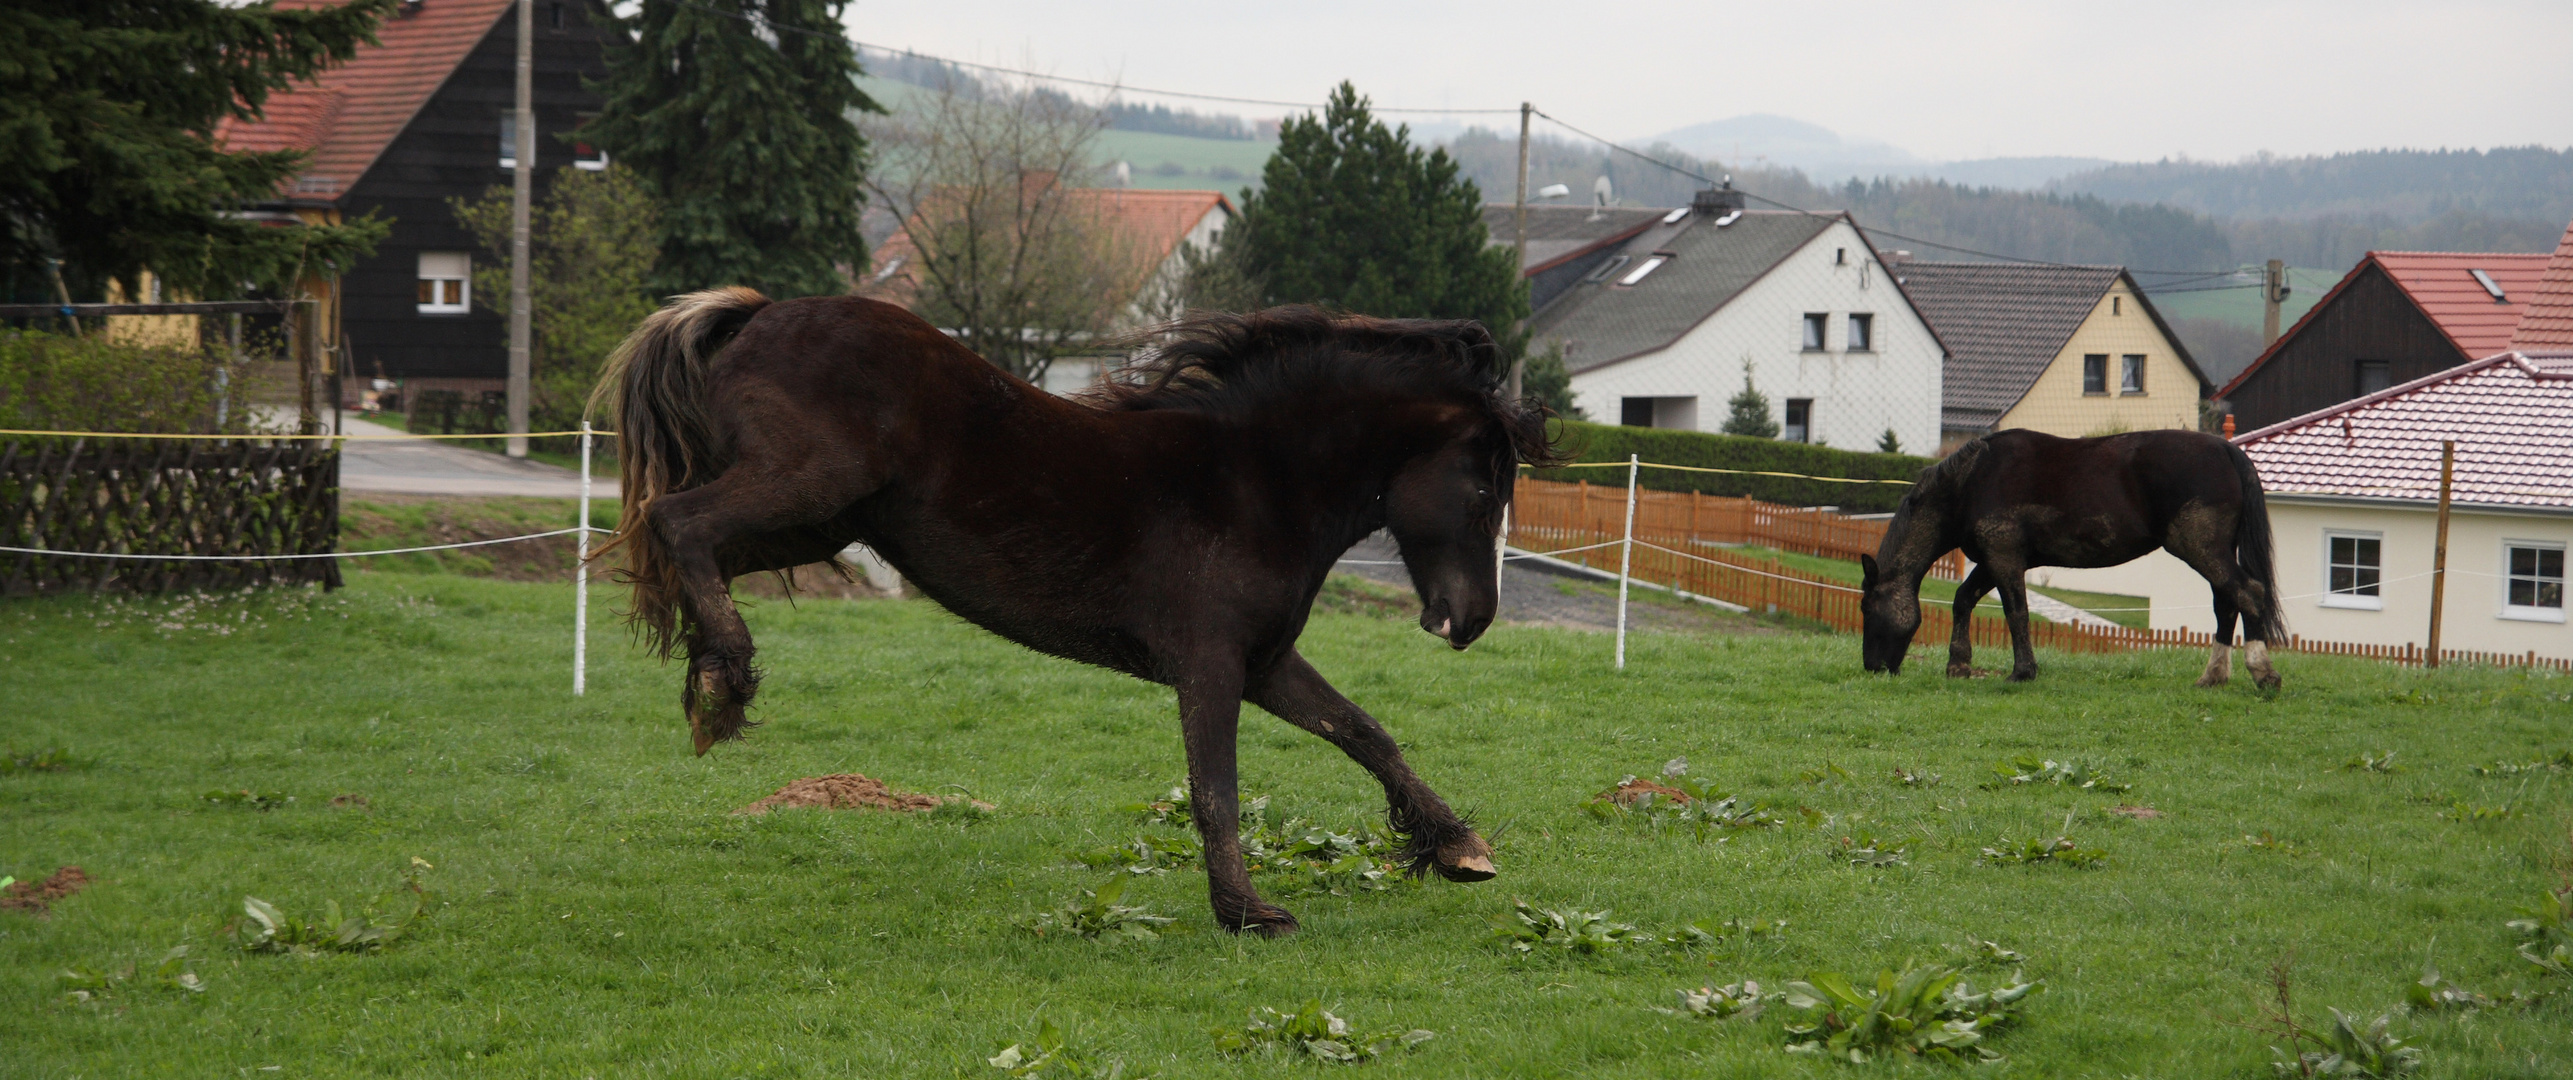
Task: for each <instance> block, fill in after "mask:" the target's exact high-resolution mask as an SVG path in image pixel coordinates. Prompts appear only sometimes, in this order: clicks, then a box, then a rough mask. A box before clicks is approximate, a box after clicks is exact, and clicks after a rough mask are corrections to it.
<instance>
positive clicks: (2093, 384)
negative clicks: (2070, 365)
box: [2082, 353, 2108, 395]
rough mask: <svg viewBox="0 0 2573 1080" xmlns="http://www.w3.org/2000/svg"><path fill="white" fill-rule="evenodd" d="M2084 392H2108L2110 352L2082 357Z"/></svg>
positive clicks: (2104, 393) (2102, 393)
mask: <svg viewBox="0 0 2573 1080" xmlns="http://www.w3.org/2000/svg"><path fill="white" fill-rule="evenodd" d="M2082 393H2085V394H2100V395H2106V394H2107V393H2108V354H2107V353H2092V354H2090V355H2088V356H2085V357H2082Z"/></svg>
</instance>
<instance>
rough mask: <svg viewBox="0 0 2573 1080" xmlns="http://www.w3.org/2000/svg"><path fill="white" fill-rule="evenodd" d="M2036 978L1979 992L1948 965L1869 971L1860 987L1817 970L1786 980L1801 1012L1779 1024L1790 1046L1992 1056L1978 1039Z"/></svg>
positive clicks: (1946, 1057) (1868, 1057) (1966, 1058)
mask: <svg viewBox="0 0 2573 1080" xmlns="http://www.w3.org/2000/svg"><path fill="white" fill-rule="evenodd" d="M2038 985H2039V984H2037V983H2032V982H2014V983H2013V984H2012V985H2009V986H2005V987H2001V988H1999V989H1996V990H1991V991H1987V992H1983V993H1977V992H1976V991H1975V989H1974V987H1973V986H1972V985H1970V984H1968V983H1967V982H1966V981H1965V976H1964V975H1963V974H1962V973H1961V972H1959V971H1957V970H1956V969H1954V968H1950V967H1944V966H1939V965H1930V966H1926V967H1916V968H1911V969H1908V970H1906V971H1904V972H1903V973H1901V974H1899V975H1898V974H1895V973H1894V972H1892V971H1881V972H1878V973H1877V976H1876V985H1875V986H1874V987H1873V988H1863V987H1860V986H1857V985H1854V984H1852V983H1851V982H1850V981H1849V979H1848V978H1846V977H1844V976H1842V975H1839V974H1837V973H1831V972H1823V973H1818V974H1815V975H1812V976H1809V977H1807V978H1805V979H1803V980H1801V981H1797V982H1791V983H1788V984H1787V986H1786V991H1785V993H1784V994H1782V995H1781V1000H1782V1001H1783V1002H1784V1003H1785V1004H1786V1006H1787V1007H1788V1008H1791V1009H1795V1010H1798V1011H1799V1012H1800V1013H1802V1014H1803V1015H1802V1017H1801V1018H1800V1019H1798V1020H1796V1021H1792V1022H1790V1023H1788V1024H1787V1037H1788V1039H1789V1040H1790V1041H1789V1042H1788V1044H1787V1049H1788V1051H1789V1052H1791V1053H1800V1054H1822V1055H1825V1056H1828V1057H1831V1058H1833V1059H1836V1060H1841V1061H1848V1062H1851V1063H1853V1064H1861V1065H1863V1064H1866V1063H1867V1062H1869V1061H1872V1060H1876V1059H1878V1058H1883V1057H1887V1056H1889V1055H1893V1054H1898V1053H1899V1054H1908V1055H1912V1056H1916V1057H1922V1058H1928V1059H1931V1060H1934V1061H1947V1062H1979V1061H1998V1060H2000V1059H2001V1055H2000V1054H1999V1053H1996V1052H1994V1050H1993V1049H1992V1048H1991V1047H1989V1046H1985V1045H1984V1044H1983V1043H1984V1038H1985V1036H1986V1035H1988V1034H1990V1033H1991V1032H1993V1031H1994V1030H1996V1029H1998V1028H2000V1027H2002V1026H2004V1025H2006V1024H2008V1023H2009V1022H2010V1021H2011V1019H2012V1018H2013V1017H2012V1014H2011V1011H2010V1007H2011V1006H2012V1005H2015V1004H2017V1003H2018V1002H2019V1001H2020V999H2022V998H2025V997H2027V996H2028V995H2029V994H2031V993H2033V992H2035V991H2036V989H2037V987H2038Z"/></svg>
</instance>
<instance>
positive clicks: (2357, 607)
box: [2316, 529, 2385, 611]
mask: <svg viewBox="0 0 2573 1080" xmlns="http://www.w3.org/2000/svg"><path fill="white" fill-rule="evenodd" d="M2336 539H2337V540H2374V541H2376V595H2375V596H2361V595H2359V594H2357V593H2344V592H2333V591H2332V541H2334V540H2336ZM2322 555H2323V558H2322V567H2323V595H2322V596H2320V597H2318V598H2316V606H2318V607H2327V608H2347V609H2350V610H2353V611H2383V610H2385V533H2383V532H2381V531H2372V530H2368V529H2325V530H2323V551H2322ZM2352 565H2356V564H2352Z"/></svg>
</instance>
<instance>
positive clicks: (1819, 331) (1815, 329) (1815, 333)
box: [1805, 311, 1831, 352]
mask: <svg viewBox="0 0 2573 1080" xmlns="http://www.w3.org/2000/svg"><path fill="white" fill-rule="evenodd" d="M1829 322H1831V316H1830V315H1828V314H1825V313H1823V312H1820V311H1809V312H1806V313H1805V351H1806V352H1821V351H1823V328H1824V326H1825V324H1828V323H1829Z"/></svg>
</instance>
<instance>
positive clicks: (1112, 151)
mask: <svg viewBox="0 0 2573 1080" xmlns="http://www.w3.org/2000/svg"><path fill="white" fill-rule="evenodd" d="M1098 148H1099V159H1100V160H1101V161H1103V162H1116V161H1123V162H1125V163H1127V164H1128V165H1131V166H1133V167H1134V186H1136V187H1139V188H1192V189H1200V190H1211V191H1221V192H1223V193H1224V194H1225V195H1227V196H1234V195H1238V194H1240V193H1241V190H1242V187H1243V186H1244V185H1246V184H1247V185H1249V186H1251V187H1258V186H1259V185H1260V167H1261V166H1263V165H1265V164H1267V163H1268V160H1269V154H1270V153H1272V152H1273V151H1275V150H1276V149H1277V148H1278V144H1277V143H1276V142H1275V141H1271V140H1258V141H1254V140H1250V139H1198V138H1191V137H1189V136H1186V135H1164V134H1161V133H1159V132H1152V131H1103V132H1100V133H1099V139H1098Z"/></svg>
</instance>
